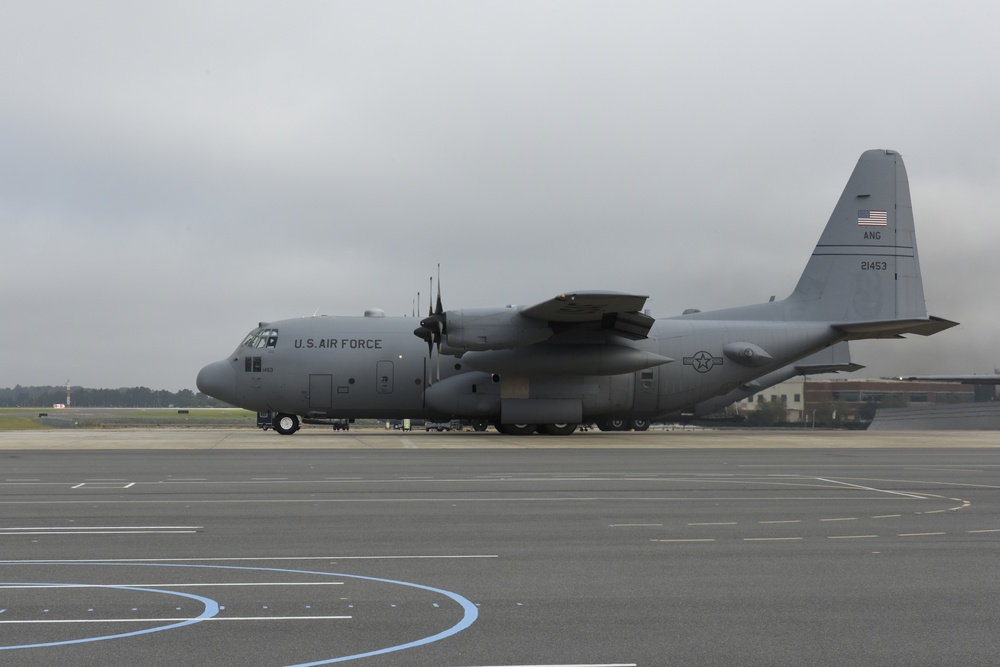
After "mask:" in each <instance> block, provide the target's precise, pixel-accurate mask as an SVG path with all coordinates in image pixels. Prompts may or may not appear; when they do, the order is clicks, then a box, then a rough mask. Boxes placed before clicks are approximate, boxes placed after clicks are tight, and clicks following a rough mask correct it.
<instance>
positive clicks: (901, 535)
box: [896, 533, 947, 537]
mask: <svg viewBox="0 0 1000 667" xmlns="http://www.w3.org/2000/svg"><path fill="white" fill-rule="evenodd" d="M927 535H947V533H898V534H897V535H896V537H925V536H927Z"/></svg>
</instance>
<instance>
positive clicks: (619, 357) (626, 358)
mask: <svg viewBox="0 0 1000 667" xmlns="http://www.w3.org/2000/svg"><path fill="white" fill-rule="evenodd" d="M671 361H673V359H670V358H669V357H664V356H662V355H659V354H656V353H654V352H648V351H646V350H637V349H635V348H632V347H624V346H622V345H552V344H549V345H545V344H542V345H531V346H529V347H518V348H516V349H513V350H489V351H478V352H466V353H465V354H464V355H463V356H462V363H463V364H465V365H466V366H468V367H469V368H472V369H475V370H477V371H484V372H486V373H499V374H500V375H519V376H531V375H621V374H623V373H634V372H635V371H639V370H643V369H646V368H652V367H653V366H659V365H661V364H666V363H669V362H671Z"/></svg>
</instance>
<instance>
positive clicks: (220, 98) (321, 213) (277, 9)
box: [0, 0, 1000, 391]
mask: <svg viewBox="0 0 1000 667" xmlns="http://www.w3.org/2000/svg"><path fill="white" fill-rule="evenodd" d="M997 7H998V6H997V5H996V3H995V2H993V1H987V0H984V1H982V2H963V1H961V0H959V1H955V2H948V3H944V2H939V1H907V2H902V1H900V2H879V1H871V0H866V1H863V2H851V1H847V2H845V1H843V0H841V1H838V2H798V1H790V2H772V1H768V0H759V1H755V2H743V1H739V2H707V3H693V2H683V3H681V2H677V3H670V2H663V1H655V2H584V1H580V0H570V1H567V2H541V1H539V0H532V1H530V2H520V3H518V2H470V1H464V0H463V1H459V2H410V1H406V2H377V1H373V0H363V1H360V2H333V1H329V0H322V1H316V2H283V3H278V2H266V3H265V2H252V1H247V0H240V1H239V2H212V1H205V0H199V1H198V2H181V1H177V0H174V1H171V2H160V3H142V2H133V1H131V0H128V1H126V0H122V1H104V2H101V1H90V2H76V1H75V0H71V1H67V2H46V1H38V0H32V2H5V3H3V4H2V5H0V230H2V236H0V284H2V292H0V321H2V328H0V330H2V331H3V339H2V340H3V345H2V350H0V386H7V387H9V386H14V385H15V384H22V385H41V384H63V383H65V381H66V380H67V379H70V380H71V381H72V383H73V384H74V385H82V386H88V387H120V386H134V385H144V386H148V387H151V388H154V389H169V390H172V391H175V390H178V389H184V388H189V389H194V388H195V376H196V374H197V372H198V370H199V369H200V368H201V366H203V365H204V364H206V363H208V362H211V361H215V360H218V359H222V358H224V357H225V356H226V355H227V354H229V353H230V352H231V351H232V350H233V349H234V348H235V347H236V345H237V344H238V343H239V342H240V340H242V338H243V336H244V335H245V334H246V333H247V332H248V331H249V330H250V329H251V328H253V327H254V326H256V324H257V322H259V321H261V320H264V321H271V320H277V319H283V318H290V317H298V316H305V315H312V314H313V313H315V312H317V311H318V312H319V313H321V314H330V315H337V314H361V313H362V312H363V311H364V310H365V309H366V308H369V307H379V308H382V309H384V310H385V311H386V312H387V313H389V314H391V315H407V316H409V315H410V314H411V312H412V309H413V301H414V298H415V295H416V292H417V291H420V292H422V293H423V295H424V296H423V298H424V302H423V305H424V306H425V307H426V303H427V302H426V294H427V288H428V277H429V276H430V275H432V274H433V273H434V272H435V266H436V264H437V263H438V262H440V263H441V266H442V268H441V270H442V274H443V276H442V278H443V288H444V301H445V306H446V307H451V308H459V307H474V306H486V305H504V304H508V303H518V304H528V303H533V302H537V301H540V300H543V299H546V298H549V297H551V296H554V295H556V294H558V293H561V292H564V291H567V290H582V289H609V290H620V291H625V292H634V293H640V294H648V295H649V296H650V299H649V301H648V302H647V306H648V308H649V309H650V311H651V314H652V315H654V316H657V317H664V316H669V315H675V314H679V313H680V312H682V311H683V310H684V309H685V308H689V307H697V308H701V309H703V310H708V309H714V308H722V307H728V306H736V305H743V304H747V303H757V302H760V301H766V300H767V299H768V297H770V296H771V295H777V296H778V298H782V297H784V296H787V294H788V293H789V292H791V290H792V288H793V287H794V286H795V282H796V280H797V278H798V276H799V273H800V272H801V270H802V268H803V266H804V265H805V262H806V260H807V259H808V256H809V254H810V253H811V252H812V248H813V246H814V245H815V243H816V241H817V239H818V238H819V235H820V232H821V231H822V229H823V226H824V225H825V224H826V221H827V218H828V217H829V215H830V213H831V211H832V210H833V206H834V204H835V203H836V201H837V199H838V197H839V196H840V193H841V191H842V190H843V188H844V185H845V183H846V181H847V178H848V176H849V175H850V173H851V170H852V169H853V168H854V165H855V163H856V161H857V159H858V156H859V155H860V154H861V153H862V152H863V151H864V150H866V149H870V148H891V149H894V150H897V151H899V152H900V153H901V154H902V155H903V157H904V159H905V161H906V167H907V171H908V174H909V178H910V187H911V193H912V198H913V205H914V215H915V218H916V224H917V240H918V247H919V253H920V263H921V268H922V270H923V275H924V288H925V293H926V297H927V307H928V311H929V312H930V313H932V314H935V315H939V316H942V317H946V318H948V319H953V320H957V321H959V322H961V323H962V324H961V326H960V327H959V328H955V329H951V330H949V331H946V332H944V333H941V334H938V335H936V336H933V337H930V338H926V339H925V338H921V337H911V338H908V339H907V340H905V341H902V340H900V341H875V342H864V343H852V349H853V356H854V361H856V362H858V363H861V364H864V365H866V366H867V367H868V368H867V369H866V370H864V371H861V372H860V374H859V375H861V376H872V377H874V376H879V375H893V374H903V373H906V374H909V373H950V372H991V371H992V370H993V368H994V366H997V365H1000V341H998V333H1000V309H998V308H997V296H996V291H995V290H996V284H997V269H996V259H997V255H998V248H1000V224H998V223H1000V206H998V203H997V199H998V196H1000V46H998V44H1000V42H998V35H1000V10H998V9H997Z"/></svg>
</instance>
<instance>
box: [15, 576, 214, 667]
mask: <svg viewBox="0 0 1000 667" xmlns="http://www.w3.org/2000/svg"><path fill="white" fill-rule="evenodd" d="M18 583H22V584H23V583H25V582H18ZM31 585H36V586H60V587H64V586H66V584H41V583H35V584H31ZM70 586H71V587H72V584H70ZM80 587H81V588H83V587H87V588H91V587H92V586H91V585H90V584H81V585H80ZM100 587H101V588H114V589H117V590H123V591H142V592H144V593H164V594H166V595H177V596H180V597H185V598H191V599H192V600H198V601H199V602H201V603H202V604H203V605H205V610H204V611H203V612H202V613H201V615H200V616H195V617H194V618H189V619H187V620H185V621H178V622H177V623H171V624H169V625H160V626H157V627H155V628H146V629H145V630H136V631H135V632H123V633H121V634H117V635H100V636H97V637H83V638H82V639H67V640H66V641H61V642H45V643H42V644H20V645H18V646H0V651H9V650H10V649H15V648H45V647H47V646H66V645H67V644H85V643H87V642H99V641H104V640H105V639H120V638H122V637H135V636H137V635H145V634H149V633H151V632H162V631H163V630H172V629H174V628H180V627H184V626H185V625H192V624H194V623H201V622H202V621H204V620H206V619H209V618H212V617H213V616H215V615H216V614H218V613H219V603H218V602H216V601H215V600H211V599H209V598H206V597H202V596H200V595H193V594H191V593H181V592H180V591H165V590H161V589H159V588H140V587H138V586H100Z"/></svg>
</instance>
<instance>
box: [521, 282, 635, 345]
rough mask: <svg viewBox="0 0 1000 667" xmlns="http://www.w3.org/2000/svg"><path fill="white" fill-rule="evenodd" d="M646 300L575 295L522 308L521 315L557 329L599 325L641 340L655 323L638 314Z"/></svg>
mask: <svg viewBox="0 0 1000 667" xmlns="http://www.w3.org/2000/svg"><path fill="white" fill-rule="evenodd" d="M647 298H649V297H647V296H640V295H637V294H624V293H621V292H605V291H589V292H573V293H566V294H560V295H559V296H557V297H554V298H552V299H548V300H547V301H542V302H541V303H536V304H535V305H533V306H528V307H527V308H522V309H521V311H520V313H521V315H522V316H523V317H527V318H529V319H532V320H539V321H542V322H548V323H552V324H555V325H560V324H563V325H566V324H569V325H572V324H587V323H595V324H600V325H601V328H602V329H611V330H614V331H615V333H618V334H622V335H625V336H627V337H630V338H635V339H639V338H645V337H646V335H647V334H648V333H649V329H650V327H652V326H653V322H654V320H653V318H652V317H650V316H649V315H645V314H643V313H641V312H639V311H640V310H641V309H642V307H643V306H644V305H645V304H646V299H647Z"/></svg>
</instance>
